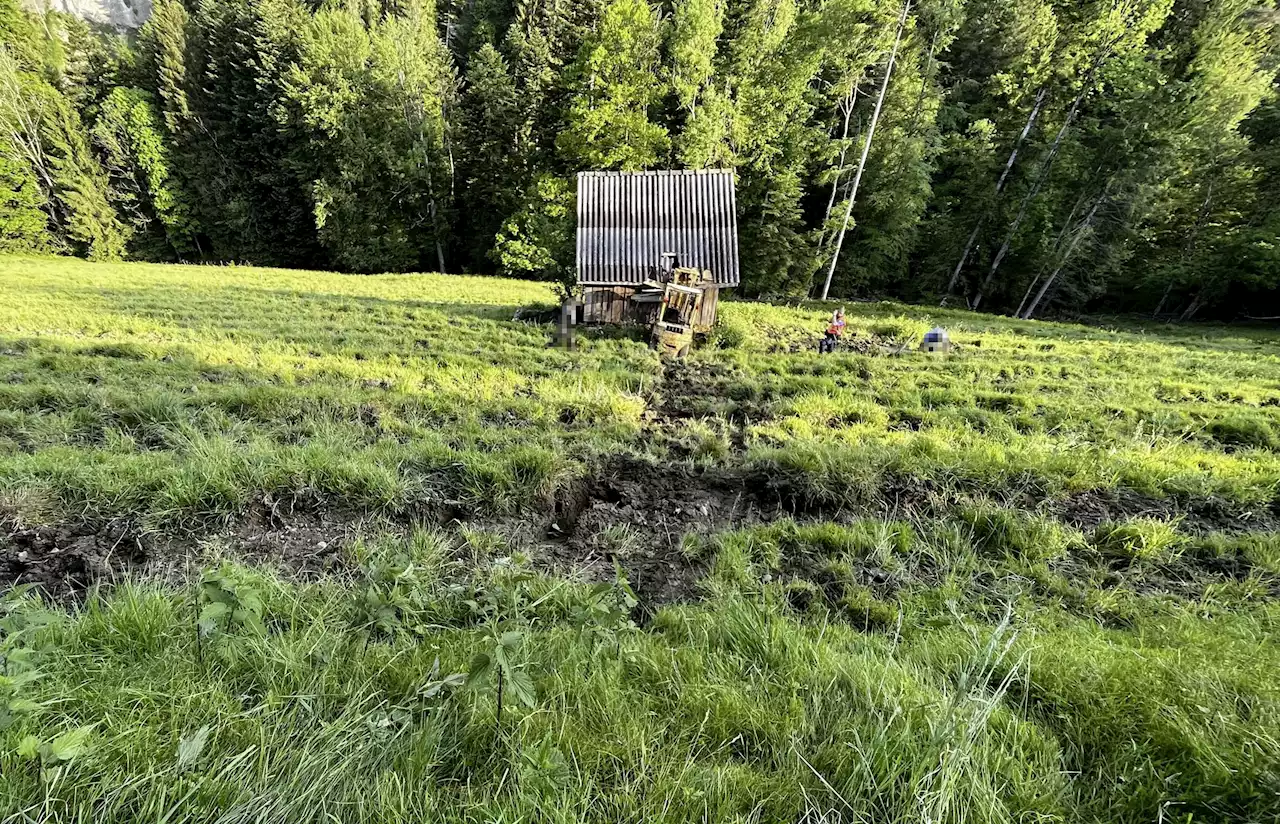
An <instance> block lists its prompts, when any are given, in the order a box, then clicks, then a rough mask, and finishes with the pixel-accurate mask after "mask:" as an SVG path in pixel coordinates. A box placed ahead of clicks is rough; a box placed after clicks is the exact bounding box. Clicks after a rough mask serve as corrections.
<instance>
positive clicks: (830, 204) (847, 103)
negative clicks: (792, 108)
mask: <svg viewBox="0 0 1280 824" xmlns="http://www.w3.org/2000/svg"><path fill="white" fill-rule="evenodd" d="M857 105H858V81H857V80H854V82H853V87H852V88H851V89H850V90H849V94H847V95H845V97H844V100H842V101H841V108H843V109H844V127H843V129H842V130H841V132H840V142H841V146H840V160H839V161H838V162H837V164H836V176H835V179H834V180H832V181H831V197H830V199H828V200H827V212H826V215H825V216H824V217H823V218H822V233H821V234H819V235H818V248H819V249H821V248H822V245H823V244H824V243H826V241H827V224H828V223H830V222H831V213H832V212H834V211H835V208H836V193H837V192H838V190H839V188H840V177H841V176H842V175H843V174H844V159H845V155H847V154H848V152H849V145H848V140H849V119H850V118H851V117H852V116H853V109H854V107H855V106H857Z"/></svg>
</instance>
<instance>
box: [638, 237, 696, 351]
mask: <svg viewBox="0 0 1280 824" xmlns="http://www.w3.org/2000/svg"><path fill="white" fill-rule="evenodd" d="M675 262H676V255H675V253H674V252H663V254H662V282H661V283H660V284H658V283H653V284H652V286H654V287H657V286H660V287H661V288H662V302H661V304H660V305H659V307H658V316H657V319H656V320H655V321H654V324H653V335H652V341H651V343H652V346H653V348H654V349H656V350H658V354H659V355H661V356H663V357H669V358H683V357H685V356H686V355H688V354H689V350H690V349H691V348H693V333H694V326H695V324H696V323H697V320H698V317H699V316H700V314H701V313H702V299H703V297H704V294H705V293H704V292H703V285H704V284H706V283H709V282H710V281H711V273H710V272H705V271H700V270H698V269H692V268H680V267H677V266H676V265H675ZM646 285H649V284H646Z"/></svg>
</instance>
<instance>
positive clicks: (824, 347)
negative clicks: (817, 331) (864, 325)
mask: <svg viewBox="0 0 1280 824" xmlns="http://www.w3.org/2000/svg"><path fill="white" fill-rule="evenodd" d="M844 326H845V323H844V309H837V310H836V311H835V312H834V313H833V314H832V315H831V323H829V324H827V334H826V336H825V337H823V339H822V343H820V344H818V351H819V352H821V353H823V354H829V353H831V352H834V351H836V344H837V343H839V342H840V336H841V335H843V334H844Z"/></svg>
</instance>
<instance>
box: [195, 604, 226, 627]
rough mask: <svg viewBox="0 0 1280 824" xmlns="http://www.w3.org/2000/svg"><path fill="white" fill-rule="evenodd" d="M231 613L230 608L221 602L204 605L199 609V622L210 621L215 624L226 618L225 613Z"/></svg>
mask: <svg viewBox="0 0 1280 824" xmlns="http://www.w3.org/2000/svg"><path fill="white" fill-rule="evenodd" d="M229 612H231V607H230V606H228V605H227V604H224V603H222V602H221V601H215V602H213V603H211V604H205V605H204V606H203V607H202V608H201V609H200V620H201V621H202V622H203V621H212V622H214V623H217V622H219V621H222V620H224V619H225V618H226V617H227V613H229Z"/></svg>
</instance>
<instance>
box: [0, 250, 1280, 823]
mask: <svg viewBox="0 0 1280 824" xmlns="http://www.w3.org/2000/svg"><path fill="white" fill-rule="evenodd" d="M0 282H3V284H4V286H5V292H6V296H7V298H8V299H7V300H6V301H5V302H4V303H3V304H0V580H2V581H3V583H4V585H5V586H7V587H11V588H10V589H9V591H8V594H7V595H6V596H5V598H4V600H3V602H2V603H0V656H2V657H0V664H2V665H3V667H4V671H3V675H4V679H3V680H0V687H2V688H3V690H4V692H3V693H0V698H3V700H4V702H5V709H4V712H3V723H0V810H3V811H4V812H3V814H4V815H5V816H7V817H6V818H5V820H13V821H53V820H58V821H73V820H75V821H78V820H84V821H90V820H92V821H95V822H104V821H122V822H124V821H138V820H160V819H173V820H219V821H250V820H253V821H289V822H294V821H322V820H325V821H328V820H334V819H337V820H342V821H390V820H409V819H431V820H442V821H516V820H520V821H584V820H590V821H602V822H603V821H611V822H612V821H623V820H625V821H689V820H707V821H784V820H785V821H813V822H817V821H825V822H834V821H876V822H885V821H903V822H906V821H922V820H928V821H957V822H959V821H983V822H986V821H991V822H1003V821H1010V822H1012V821H1019V822H1022V821H1080V822H1084V821H1125V822H1149V821H1152V820H1161V819H1163V818H1167V819H1177V820H1188V821H1201V820H1206V821H1207V820H1213V821H1242V822H1243V821H1266V820H1274V819H1275V818H1276V816H1277V815H1280V687H1278V686H1277V685H1278V684H1280V649H1278V648H1277V646H1276V642H1275V640H1274V639H1275V637H1276V635H1275V630H1276V626H1277V619H1278V618H1280V609H1278V607H1277V603H1278V602H1277V595H1278V594H1280V535H1277V530H1276V525H1277V518H1278V517H1280V516H1278V514H1277V513H1278V512H1280V510H1278V509H1277V507H1276V495H1277V480H1278V479H1280V460H1278V459H1277V451H1276V450H1277V449H1280V440H1278V439H1280V413H1278V412H1277V410H1278V409H1280V359H1278V358H1277V356H1276V339H1275V337H1274V336H1273V335H1271V334H1269V333H1263V332H1257V331H1252V330H1246V331H1241V330H1229V329H1213V328H1207V327H1195V328H1181V329H1179V328H1158V329H1152V330H1146V331H1142V330H1136V329H1135V330H1105V329H1093V328H1084V327H1079V326H1067V325H1054V324H1043V323H1032V322H1015V321H1009V320H1007V319H1000V318H992V317H985V316H979V315H973V314H969V313H964V312H955V311H945V310H934V309H925V308H919V307H908V306H902V305H894V304H866V305H857V306H851V307H849V319H850V336H849V338H848V340H847V341H846V345H845V347H844V348H843V350H842V351H841V352H839V353H837V354H835V355H831V356H819V355H818V354H817V351H816V341H817V337H818V332H819V331H820V330H821V328H822V319H823V317H824V315H825V313H826V312H828V311H829V308H825V307H820V306H817V305H807V306H803V307H798V308H787V307H777V306H769V305H764V304H752V303H733V302H729V303H727V304H725V305H724V307H723V312H722V323H721V325H720V326H719V328H718V329H717V330H716V331H715V332H714V333H713V335H712V339H711V340H710V341H709V342H708V344H707V346H705V347H704V348H702V349H700V350H699V351H697V352H696V353H695V354H694V356H693V357H692V358H691V359H690V360H689V361H688V362H687V363H683V364H676V365H664V364H663V363H661V362H660V361H659V360H658V359H657V357H656V356H655V355H654V354H653V353H652V352H650V351H649V350H648V349H647V347H645V346H644V344H643V343H642V342H640V341H638V340H635V339H633V337H632V336H629V335H628V334H627V333H626V332H625V330H596V331H587V332H584V333H583V334H582V335H581V336H580V339H579V347H578V348H577V350H575V351H573V352H568V351H564V350H562V349H558V348H549V347H548V346H547V341H548V340H549V336H550V329H549V327H544V326H539V325H533V324H528V323H523V322H518V321H513V320H512V317H513V315H514V313H515V310H516V309H517V308H518V307H521V306H527V305H537V304H543V305H550V302H551V300H552V294H551V291H550V289H549V288H548V287H547V286H545V285H543V284H536V283H525V282H519V281H509V280H497V279H488V278H470V277H456V276H439V275H400V276H383V277H354V276H343V275H333V274H326V273H315V272H296V271H279V270H265V269H253V268H247V267H225V268H194V267H179V266H159V265H139V264H128V265H123V264H119V265H107V264H88V263H84V262H80V261H74V260H65V259H53V258H2V259H0ZM938 323H941V324H943V325H945V326H946V327H947V328H948V329H949V330H950V331H951V333H952V338H953V340H954V341H955V342H956V344H957V348H956V351H955V352H954V353H953V354H952V355H951V356H949V357H945V358H941V357H933V356H927V355H924V354H920V353H918V352H915V351H914V350H913V349H912V348H911V344H913V342H914V341H916V340H918V339H919V336H920V335H921V333H923V332H924V331H925V330H926V329H928V328H929V327H930V326H932V325H934V324H938ZM14 584H17V585H24V584H34V585H36V586H35V587H34V588H30V589H29V588H27V587H25V586H16V587H12V585H14Z"/></svg>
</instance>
